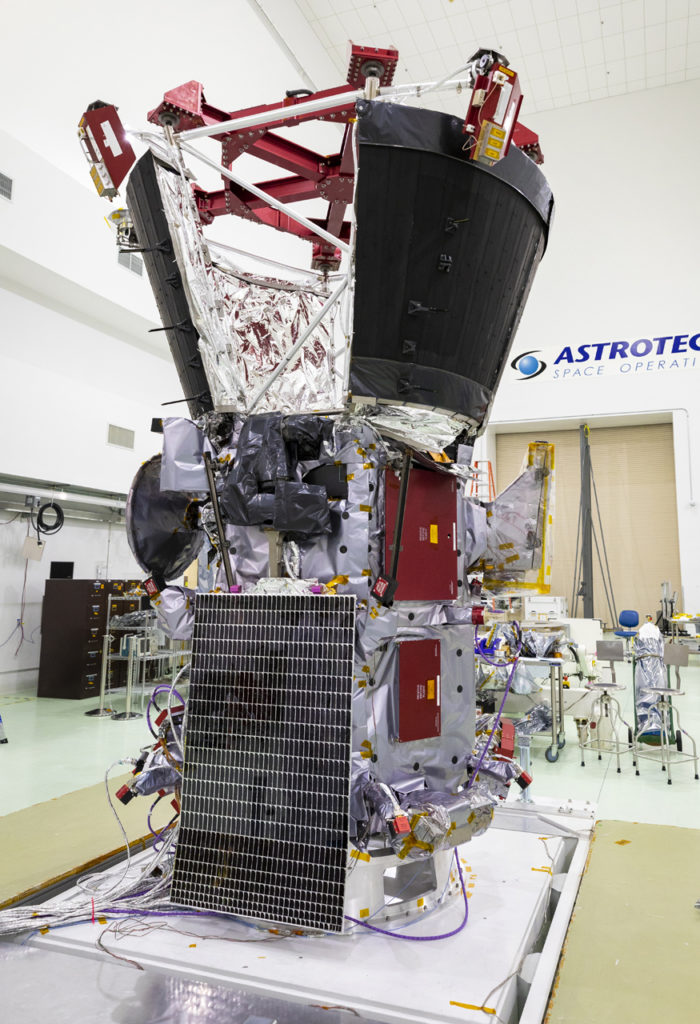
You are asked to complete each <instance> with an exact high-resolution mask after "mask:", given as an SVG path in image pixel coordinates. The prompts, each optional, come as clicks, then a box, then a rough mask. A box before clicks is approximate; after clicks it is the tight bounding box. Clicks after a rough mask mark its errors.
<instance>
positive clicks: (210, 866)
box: [171, 594, 355, 932]
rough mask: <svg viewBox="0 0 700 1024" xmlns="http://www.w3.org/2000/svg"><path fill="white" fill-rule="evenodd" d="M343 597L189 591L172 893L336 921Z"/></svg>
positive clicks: (345, 683) (346, 637) (346, 726)
mask: <svg viewBox="0 0 700 1024" xmlns="http://www.w3.org/2000/svg"><path fill="white" fill-rule="evenodd" d="M354 627H355V599H354V597H352V596H342V597H330V596H322V595H313V594H308V595H301V596H299V595H282V594H198V595H197V604H196V611H195V627H194V639H193V647H192V668H191V675H190V698H189V701H188V708H187V721H186V727H185V768H184V779H183V789H182V815H181V826H180V835H179V838H178V844H177V852H176V855H175V867H174V875H173V883H172V890H171V900H172V902H173V903H175V904H177V905H181V906H188V907H196V908H201V909H208V910H220V911H225V912H227V913H232V914H238V915H240V916H243V917H248V918H253V919H258V920H264V921H274V922H279V923H282V924H290V925H296V926H298V927H301V928H314V929H323V930H324V931H329V932H340V931H342V928H343V904H344V895H345V869H346V860H347V845H348V824H349V820H348V810H349V807H348V803H349V790H350V758H351V687H352V677H353V650H354Z"/></svg>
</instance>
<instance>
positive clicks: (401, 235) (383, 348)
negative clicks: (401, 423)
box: [350, 100, 553, 428]
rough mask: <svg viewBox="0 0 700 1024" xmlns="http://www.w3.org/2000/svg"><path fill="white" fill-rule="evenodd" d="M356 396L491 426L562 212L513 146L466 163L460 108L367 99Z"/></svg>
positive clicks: (361, 121)
mask: <svg viewBox="0 0 700 1024" xmlns="http://www.w3.org/2000/svg"><path fill="white" fill-rule="evenodd" d="M357 110H358V132H359V169H358V179H357V195H356V213H357V249H356V280H355V313H354V338H353V347H352V362H351V370H350V388H351V391H352V394H353V397H355V398H359V397H365V398H374V399H379V400H383V401H387V402H391V403H392V404H417V405H421V406H428V407H431V408H436V409H441V410H445V411H448V412H453V413H459V414H461V415H463V416H467V417H469V419H470V420H471V421H472V424H473V426H475V427H477V428H480V427H482V426H483V424H484V422H485V420H486V418H487V414H488V410H489V406H490V404H491V401H492V398H493V394H494V391H495V389H496V386H497V384H498V381H499V379H500V376H501V373H502V371H503V368H504V366H505V362H506V357H507V355H508V351H509V349H510V346H511V342H512V340H513V337H514V334H515V331H516V328H517V326H518V323H519V321H520V317H521V315H522V311H523V308H524V306H525V302H526V299H527V296H528V293H529V291H530V286H531V284H532V280H533V277H534V274H535V270H536V268H537V265H538V263H539V261H540V259H541V257H542V254H543V252H544V249H545V246H546V242H547V232H548V228H549V223H550V221H551V217H552V211H553V199H552V192H551V189H550V188H549V185H548V184H547V181H546V179H545V177H544V175H543V174H542V172H541V171H540V170H539V168H538V167H537V166H536V164H534V163H533V162H532V161H531V160H530V159H529V158H528V157H527V156H525V155H524V153H522V152H520V150H518V149H516V148H515V146H511V148H510V151H509V153H508V156H507V157H505V159H503V160H502V161H500V162H499V163H498V164H496V166H495V167H493V168H490V167H486V166H483V165H481V164H477V163H474V162H473V161H470V160H468V159H467V155H466V152H465V149H464V145H465V140H466V136H465V135H464V134H463V132H462V122H461V120H460V119H459V118H456V117H453V116H451V115H449V114H441V113H438V112H436V111H432V110H419V109H415V108H411V107H404V106H398V105H396V104H390V103H382V102H367V101H363V100H361V101H359V102H358V104H357Z"/></svg>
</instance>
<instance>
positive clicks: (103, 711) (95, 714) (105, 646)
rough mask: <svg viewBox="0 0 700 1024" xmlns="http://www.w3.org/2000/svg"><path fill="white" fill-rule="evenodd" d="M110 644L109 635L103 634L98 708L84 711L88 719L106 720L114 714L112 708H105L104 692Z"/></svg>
mask: <svg viewBox="0 0 700 1024" xmlns="http://www.w3.org/2000/svg"><path fill="white" fill-rule="evenodd" d="M111 643H112V637H111V636H110V635H109V633H105V635H104V637H103V638H102V671H101V673H100V706H99V707H98V708H93V709H92V711H86V712H85V714H86V715H87V716H88V718H106V717H107V715H109V716H112V715H113V714H114V709H113V708H106V707H105V691H106V688H107V672H108V670H109V653H110V644H111Z"/></svg>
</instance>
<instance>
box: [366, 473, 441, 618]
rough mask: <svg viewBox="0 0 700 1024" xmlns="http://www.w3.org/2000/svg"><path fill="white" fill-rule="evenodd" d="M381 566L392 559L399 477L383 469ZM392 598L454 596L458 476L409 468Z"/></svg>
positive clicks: (409, 598) (387, 563) (387, 565)
mask: <svg viewBox="0 0 700 1024" xmlns="http://www.w3.org/2000/svg"><path fill="white" fill-rule="evenodd" d="M385 479H386V520H385V521H386V527H385V542H384V566H385V568H386V569H387V570H388V568H389V566H390V565H391V555H392V548H393V544H394V523H395V521H396V511H397V506H398V499H399V478H398V476H397V475H396V474H395V473H394V472H393V470H387V472H386V478H385ZM397 578H398V581H399V586H398V590H397V591H396V594H395V596H394V600H395V601H454V600H455V599H456V597H457V481H456V479H455V478H454V477H453V476H448V475H447V474H446V473H433V472H431V471H430V470H429V469H412V470H411V475H410V477H409V479H408V494H407V497H406V511H405V513H404V521H403V532H402V535H401V554H400V556H399V568H398V572H397Z"/></svg>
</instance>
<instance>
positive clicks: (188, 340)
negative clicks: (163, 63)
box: [126, 153, 213, 419]
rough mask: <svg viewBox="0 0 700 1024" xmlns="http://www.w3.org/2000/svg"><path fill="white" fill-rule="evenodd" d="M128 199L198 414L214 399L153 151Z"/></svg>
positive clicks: (134, 177) (133, 177)
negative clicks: (171, 232)
mask: <svg viewBox="0 0 700 1024" xmlns="http://www.w3.org/2000/svg"><path fill="white" fill-rule="evenodd" d="M172 173H173V174H174V173H175V172H174V171H172ZM126 201H127V205H128V207H129V213H130V214H131V218H132V220H133V222H134V229H135V231H136V237H137V238H138V241H139V246H140V250H141V252H142V253H143V261H144V263H145V264H146V271H147V273H148V280H149V281H150V284H151V288H152V289H153V294H154V296H155V299H156V303H157V304H158V312H159V313H160V317H161V320H162V321H163V327H164V329H165V335H166V337H167V339H168V344H169V346H170V352H171V354H172V357H173V362H174V363H175V367H176V369H177V373H178V376H179V378H180V384H181V385H182V390H183V392H184V395H185V398H186V399H187V400H188V401H187V405H188V408H189V411H190V416H191V417H192V418H193V419H196V418H197V417H198V416H201V415H202V413H205V412H208V411H209V410H210V409H212V408H213V403H212V398H211V392H210V390H209V382H208V381H207V378H206V374H205V373H204V367H203V365H202V357H201V356H200V354H199V348H198V342H199V336H198V334H197V331H196V329H195V327H194V324H193V323H192V319H191V317H190V309H189V305H188V303H187V296H186V295H185V290H184V288H183V287H182V278H181V276H180V271H179V270H178V266H177V262H176V260H175V253H174V250H173V243H172V239H171V237H170V227H169V226H168V220H167V218H166V216H165V213H164V212H163V200H162V199H161V195H160V188H159V186H158V178H157V177H156V158H155V157H154V156H153V154H152V153H145V154H144V155H143V156H142V157H141V159H140V160H139V161H138V163H137V164H136V166H135V167H134V169H133V170H132V172H131V174H130V175H129V184H128V186H127V189H126Z"/></svg>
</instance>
